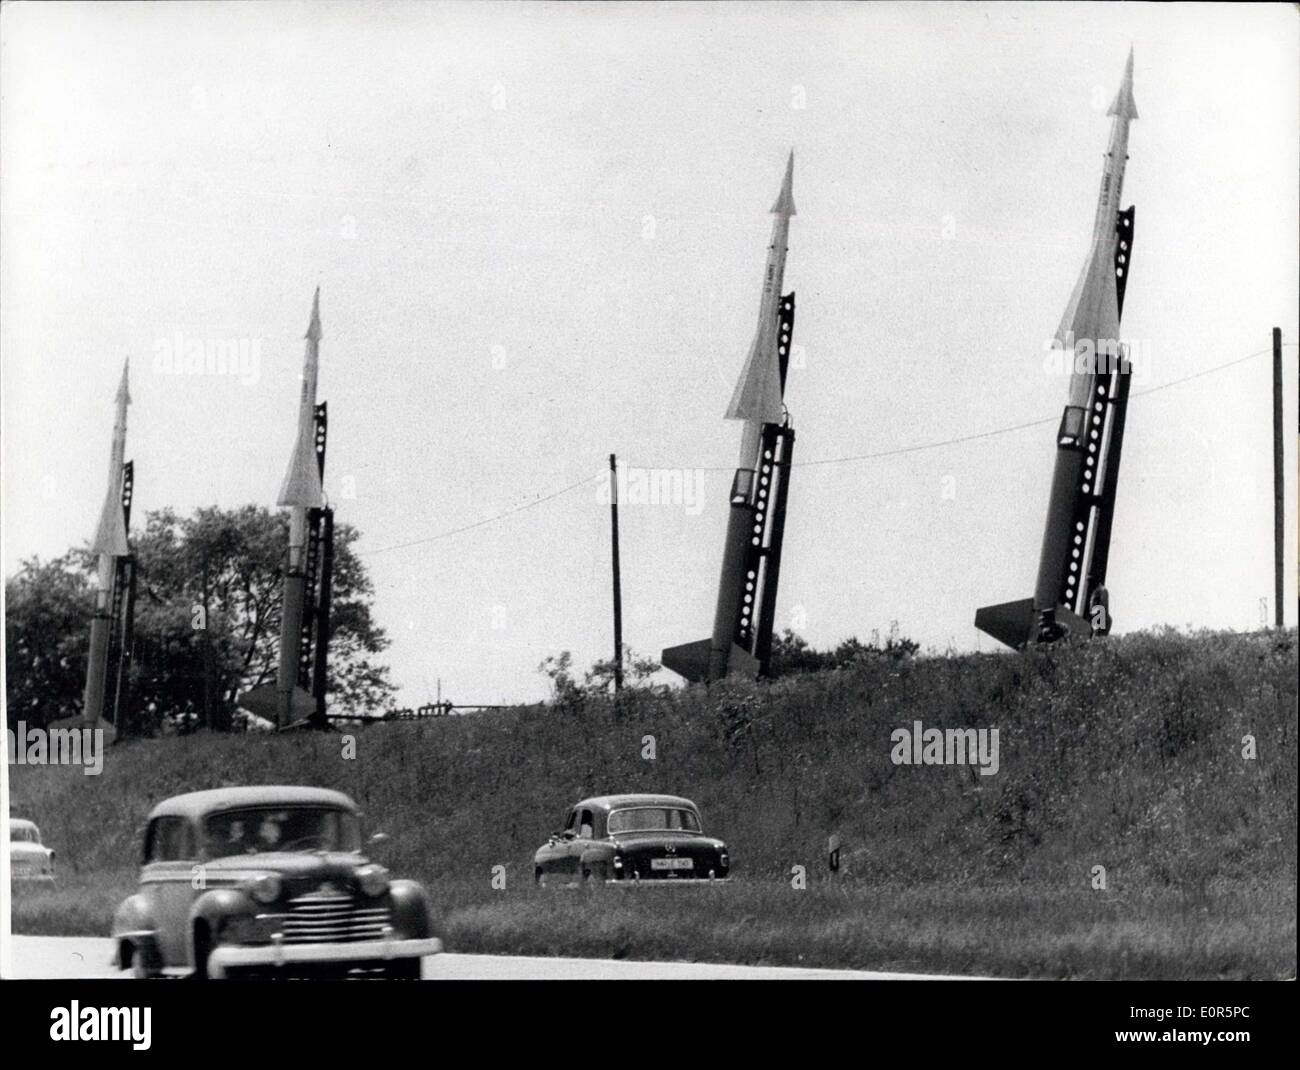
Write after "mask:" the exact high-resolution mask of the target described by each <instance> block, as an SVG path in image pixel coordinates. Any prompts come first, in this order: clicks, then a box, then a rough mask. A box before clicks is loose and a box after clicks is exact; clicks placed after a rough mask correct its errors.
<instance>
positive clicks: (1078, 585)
mask: <svg viewBox="0 0 1300 1070" xmlns="http://www.w3.org/2000/svg"><path fill="white" fill-rule="evenodd" d="M1107 115H1108V116H1110V117H1111V120H1112V121H1111V128H1110V141H1109V143H1108V145H1107V148H1106V157H1105V163H1104V166H1103V168H1102V177H1101V191H1100V193H1099V195H1098V198H1097V214H1096V217H1095V219H1094V222H1093V231H1092V242H1091V245H1090V247H1089V250H1088V255H1087V258H1086V259H1085V260H1084V264H1083V270H1082V271H1081V272H1080V273H1079V279H1078V281H1077V282H1076V283H1075V286H1074V290H1073V291H1072V293H1071V294H1070V300H1069V303H1068V304H1067V305H1066V309H1065V314H1064V315H1063V316H1062V317H1061V322H1060V325H1059V326H1058V328H1057V331H1056V336H1055V338H1054V340H1053V346H1054V348H1056V349H1057V350H1058V351H1059V352H1060V353H1061V355H1062V356H1063V357H1064V358H1065V359H1066V360H1067V361H1068V362H1069V366H1070V379H1069V390H1068V396H1067V400H1066V405H1065V411H1064V412H1063V414H1062V416H1061V423H1060V425H1059V427H1058V429H1057V433H1056V464H1055V468H1054V470H1053V473H1052V488H1051V494H1050V497H1049V499H1048V506H1047V522H1046V525H1045V527H1044V532H1043V543H1042V549H1041V551H1040V553H1039V563H1038V578H1037V581H1036V582H1035V585H1034V596H1033V598H1026V599H1021V600H1019V601H1016V602H1004V603H1002V604H1000V605H994V606H984V607H982V608H980V609H979V610H978V611H977V612H976V614H975V626H976V627H977V628H979V629H980V630H981V631H984V632H987V633H988V634H989V635H991V636H993V637H994V638H995V639H997V640H998V641H999V642H1003V643H1006V644H1007V645H1008V646H1011V647H1015V648H1020V647H1023V646H1025V645H1026V644H1027V643H1029V642H1039V643H1048V642H1054V641H1055V640H1057V639H1060V638H1062V637H1063V636H1065V635H1067V634H1071V635H1084V636H1086V635H1105V634H1107V633H1108V632H1109V631H1110V629H1111V625H1112V619H1111V615H1110V595H1109V592H1108V591H1107V589H1106V567H1107V564H1108V562H1109V559H1110V537H1111V526H1112V522H1113V520H1114V512H1115V490H1116V486H1117V484H1118V481H1119V462H1120V451H1121V446H1122V443H1123V437H1124V420H1125V414H1126V411H1127V407H1128V394H1129V385H1130V382H1131V366H1130V363H1129V359H1128V353H1127V352H1126V349H1125V347H1124V346H1123V345H1122V344H1121V342H1120V338H1119V326H1120V316H1121V314H1122V313H1123V309H1124V291H1125V288H1126V286H1127V285H1128V278H1129V268H1130V266H1131V263H1132V257H1133V227H1134V219H1135V211H1134V208H1133V207H1132V206H1130V207H1128V208H1125V209H1121V208H1120V198H1121V196H1122V193H1123V187H1124V169H1125V165H1126V164H1127V162H1128V136H1129V124H1130V123H1131V122H1132V121H1133V120H1134V119H1136V118H1137V117H1138V112H1137V105H1136V104H1135V103H1134V101H1133V51H1132V49H1130V50H1129V54H1128V63H1127V64H1126V65H1125V68H1124V78H1123V81H1122V82H1121V84H1120V88H1119V92H1118V93H1116V94H1115V99H1114V102H1113V103H1112V104H1111V106H1110V109H1109V111H1108V112H1107Z"/></svg>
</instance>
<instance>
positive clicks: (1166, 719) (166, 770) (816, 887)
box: [10, 632, 1297, 978]
mask: <svg viewBox="0 0 1300 1070" xmlns="http://www.w3.org/2000/svg"><path fill="white" fill-rule="evenodd" d="M1296 655H1297V651H1296V635H1295V633H1294V632H1288V633H1285V634H1284V635H1282V636H1278V635H1275V634H1257V635H1222V634H1196V635H1191V636H1188V635H1179V634H1174V633H1164V634H1158V635H1147V634H1144V635H1134V636H1129V637H1125V638H1116V639H1112V640H1109V641H1107V642H1105V643H1092V644H1088V645H1084V646H1079V647H1074V648H1064V649H1057V650H1053V651H1050V652H1030V653H1027V654H1021V655H1012V654H1007V655H989V654H986V655H966V656H961V657H951V658H945V657H933V658H921V659H918V660H916V661H914V662H910V663H880V664H868V665H864V666H862V667H860V668H855V669H852V670H841V671H836V672H831V673H824V674H818V675H815V676H805V677H800V678H793V679H787V680H783V681H778V682H776V683H774V684H771V685H766V684H765V685H750V684H742V683H735V682H732V683H728V684H726V685H723V686H719V687H715V688H714V689H713V691H712V693H709V692H707V691H705V690H704V689H703V688H692V689H688V690H686V691H682V692H678V693H674V694H672V695H671V696H668V697H663V698H659V697H652V696H639V695H630V696H627V697H626V698H625V700H624V701H623V702H622V703H620V704H619V705H614V704H612V703H610V702H609V701H607V700H603V699H601V700H594V701H589V702H588V703H587V705H586V706H585V707H584V708H582V709H577V710H556V709H549V708H540V707H535V708H520V709H515V710H508V711H501V712H497V713H484V714H481V715H475V716H469V717H464V718H455V719H449V720H443V721H428V722H423V723H408V724H399V725H386V726H376V727H372V728H368V729H364V730H359V731H358V732H357V734H356V758H355V759H353V760H345V759H343V758H342V756H341V746H340V741H339V740H338V738H337V737H336V736H322V735H299V736H285V737H273V738H267V737H256V736H245V737H227V738H219V737H208V736H202V735H200V736H191V737H188V738H174V739H166V740H158V741H138V742H132V743H129V744H126V745H124V746H122V747H119V748H115V749H113V750H112V751H111V752H110V753H109V755H108V758H107V760H106V763H105V766H104V772H103V775H102V776H99V777H85V776H83V775H82V774H81V772H80V771H79V770H76V769H42V768H30V767H18V766H11V767H10V775H11V785H12V788H11V790H12V793H13V801H14V804H15V813H20V814H26V815H30V816H33V817H34V818H35V819H36V820H37V821H38V823H39V824H40V825H41V827H42V830H43V832H44V834H45V837H46V840H47V842H49V843H51V844H52V845H53V846H55V847H56V849H57V850H58V852H59V862H60V867H59V868H60V881H59V887H58V888H57V889H56V890H54V891H53V892H51V891H48V890H44V891H42V890H35V889H32V890H21V889H20V890H19V891H18V893H17V895H16V897H15V906H14V928H15V931H18V932H45V933H60V932H87V933H105V932H106V931H107V926H108V921H109V918H110V916H111V913H112V909H113V907H114V906H115V904H116V903H117V902H118V900H119V899H120V898H121V897H122V896H123V895H125V894H127V892H128V891H129V890H130V888H131V886H132V882H133V878H134V870H133V860H134V858H135V855H136V852H137V849H138V848H137V843H138V837H137V829H138V826H139V824H140V821H141V819H142V818H143V816H144V814H145V812H146V811H147V810H148V808H149V807H150V806H151V805H152V804H153V803H154V802H156V801H157V800H159V799H161V798H164V797H166V796H168V795H171V794H174V793H177V792H181V791H186V790H191V789H194V788H199V787H210V786H217V785H221V784H236V783H270V782H289V783H304V784H321V785H327V786H333V787H338V788H341V789H343V790H345V791H347V792H349V793H350V794H351V795H352V796H353V797H354V798H356V799H357V800H358V802H360V804H361V805H362V806H363V807H364V808H365V810H366V811H367V814H368V817H369V822H370V825H371V827H372V828H382V829H383V830H384V831H387V832H389V833H390V834H391V835H392V837H393V840H392V842H391V844H389V845H388V846H387V847H386V848H384V849H382V850H381V852H380V854H379V857H380V860H381V861H384V862H385V863H386V864H388V865H389V866H390V867H391V868H392V869H394V870H395V871H397V872H398V873H400V874H402V875H410V876H414V877H416V878H418V879H420V880H422V881H424V882H425V883H426V884H427V886H428V887H429V889H430V891H431V893H432V895H433V897H434V899H435V902H436V904H437V907H438V910H439V912H440V914H441V916H442V925H443V928H444V932H445V935H446V937H447V941H448V944H449V947H450V949H452V950H476V951H495V952H515V953H535V954H576V955H593V956H614V957H628V958H673V959H695V960H701V961H704V960H708V961H732V962H754V963H781V964H789V965H807V966H852V967H861V968H875V969H896V970H916V971H935V972H957V973H969V974H984V975H998V976H1048V977H1219V976H1225V977H1256V978H1258V977H1280V976H1290V977H1293V976H1294V974H1295V961H1296V926H1295V918H1296V901H1295V881H1296V757H1297V753H1296V690H1297V656H1296ZM914 720H921V721H922V722H924V724H925V725H926V726H927V727H944V728H956V727H964V726H970V727H975V728H997V729H999V733H1000V764H1001V768H1000V771H999V772H998V774H997V775H996V776H988V777H981V776H978V775H977V774H975V773H974V772H973V771H972V770H971V769H969V768H951V767H946V768H945V767H936V766H921V767H907V766H895V765H893V764H892V763H891V761H890V759H889V754H890V749H891V745H890V733H891V732H892V731H893V730H894V729H895V728H898V727H901V726H910V725H911V724H912V722H913V721H914ZM647 735H653V736H654V737H655V750H656V755H657V756H656V758H655V759H654V760H653V761H650V760H646V759H644V758H642V757H641V754H642V750H643V746H644V743H643V737H645V736H647ZM1246 735H1252V736H1253V737H1254V738H1255V741H1256V748H1257V754H1258V757H1257V758H1256V759H1255V760H1246V759H1244V758H1243V757H1242V748H1243V737H1244V736H1246ZM605 791H672V792H677V793H680V794H684V795H688V796H690V797H692V798H694V799H695V800H696V801H697V802H698V803H699V804H700V806H701V808H702V810H703V812H704V816H705V822H706V827H707V828H708V829H709V830H710V831H714V832H716V833H717V834H719V835H722V836H724V837H725V838H726V839H727V841H728V843H729V844H730V847H731V851H732V856H733V858H734V859H735V860H736V882H735V883H733V884H731V885H729V886H727V887H715V888H701V887H695V888H688V887H682V888H664V889H659V888H655V889H635V890H634V889H629V890H623V889H594V890H586V889H581V890H580V889H536V888H534V887H533V882H532V866H531V859H532V852H533V850H534V849H535V848H536V846H537V845H538V844H539V843H541V842H542V840H544V839H545V836H546V834H547V833H548V832H550V831H551V830H552V829H554V828H555V827H556V826H557V825H558V823H559V821H560V819H561V816H562V813H563V811H564V809H565V807H566V806H567V805H568V804H569V803H571V802H572V801H574V800H576V799H577V798H579V797H581V796H583V795H588V794H595V793H599V792H605ZM832 832H835V833H838V834H839V836H840V837H841V840H842V843H843V858H844V867H843V871H842V872H841V874H840V875H839V876H838V877H835V878H832V877H831V876H830V875H829V874H828V873H827V872H826V865H825V848H826V838H827V835H828V834H829V833H832ZM495 866H504V867H505V873H506V877H507V884H506V888H505V889H504V890H495V889H493V887H492V873H493V867H495ZM794 866H804V867H805V868H806V872H807V888H806V889H802V890H801V889H797V888H795V887H793V886H792V885H793V883H794V881H793V877H792V867H794ZM1095 866H1104V867H1105V871H1106V883H1107V887H1106V888H1105V890H1098V889H1094V888H1093V886H1092V885H1093V872H1094V870H1093V867H1095Z"/></svg>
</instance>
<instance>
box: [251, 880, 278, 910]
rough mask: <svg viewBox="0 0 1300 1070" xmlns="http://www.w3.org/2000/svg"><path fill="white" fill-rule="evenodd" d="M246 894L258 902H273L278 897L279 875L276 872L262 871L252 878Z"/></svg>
mask: <svg viewBox="0 0 1300 1070" xmlns="http://www.w3.org/2000/svg"><path fill="white" fill-rule="evenodd" d="M248 894H249V895H251V896H252V897H253V898H254V899H256V900H257V901H258V902H259V903H274V902H275V901H276V900H277V899H279V898H280V877H279V875H278V874H276V873H263V874H261V875H260V876H258V877H255V878H254V879H253V883H252V884H250V885H249V887H248Z"/></svg>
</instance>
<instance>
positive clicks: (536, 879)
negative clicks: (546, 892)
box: [533, 866, 546, 888]
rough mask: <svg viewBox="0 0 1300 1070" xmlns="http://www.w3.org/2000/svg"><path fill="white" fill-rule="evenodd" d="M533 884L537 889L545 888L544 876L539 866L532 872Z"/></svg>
mask: <svg viewBox="0 0 1300 1070" xmlns="http://www.w3.org/2000/svg"><path fill="white" fill-rule="evenodd" d="M533 883H534V884H536V885H537V887H539V888H545V887H546V874H545V873H543V872H542V867H541V866H537V867H536V868H535V869H534V870H533Z"/></svg>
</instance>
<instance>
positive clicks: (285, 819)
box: [203, 806, 361, 858]
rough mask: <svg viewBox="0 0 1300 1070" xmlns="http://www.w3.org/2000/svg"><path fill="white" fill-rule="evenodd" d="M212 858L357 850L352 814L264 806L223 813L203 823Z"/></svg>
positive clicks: (357, 828)
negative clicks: (268, 853)
mask: <svg viewBox="0 0 1300 1070" xmlns="http://www.w3.org/2000/svg"><path fill="white" fill-rule="evenodd" d="M203 831H204V835H205V837H206V838H207V844H208V855H209V857H211V858H228V857H230V856H231V855H245V854H260V853H262V852H265V851H359V850H361V825H360V822H359V821H358V820H357V817H356V815H355V814H350V813H348V812H347V811H345V810H330V809H325V808H322V807H318V806H267V807H256V808H251V809H247V810H226V811H223V812H222V813H218V814H212V815H211V816H209V817H208V819H207V820H206V821H204V823H203Z"/></svg>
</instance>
